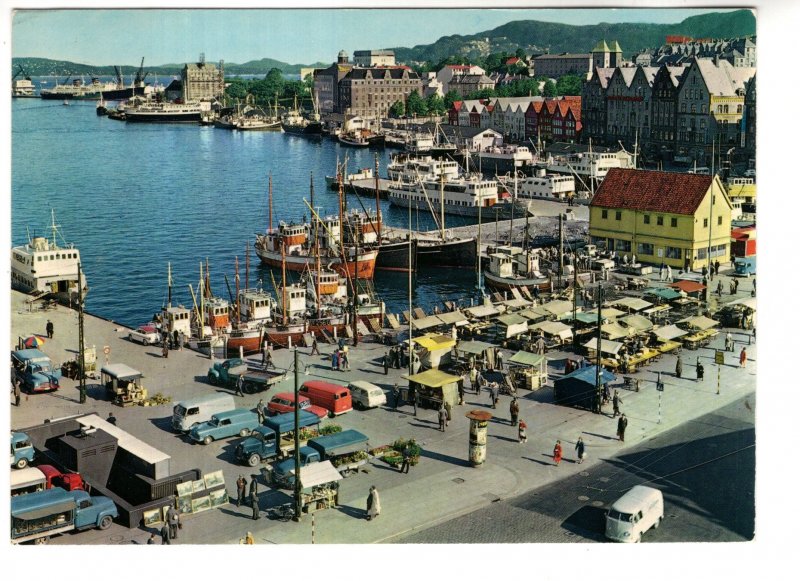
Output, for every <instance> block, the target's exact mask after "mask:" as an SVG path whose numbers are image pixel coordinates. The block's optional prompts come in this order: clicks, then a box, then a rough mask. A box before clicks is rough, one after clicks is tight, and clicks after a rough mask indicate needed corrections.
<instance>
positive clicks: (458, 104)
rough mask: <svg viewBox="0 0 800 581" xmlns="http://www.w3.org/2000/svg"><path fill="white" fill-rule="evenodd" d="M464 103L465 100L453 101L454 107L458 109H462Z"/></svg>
mask: <svg viewBox="0 0 800 581" xmlns="http://www.w3.org/2000/svg"><path fill="white" fill-rule="evenodd" d="M463 103H464V102H463V101H453V109H455V110H456V111H459V110H461V105H462V104H463Z"/></svg>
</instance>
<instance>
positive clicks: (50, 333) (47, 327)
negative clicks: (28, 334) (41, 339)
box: [44, 319, 53, 339]
mask: <svg viewBox="0 0 800 581" xmlns="http://www.w3.org/2000/svg"><path fill="white" fill-rule="evenodd" d="M44 330H45V331H46V332H47V338H48V339H52V338H53V321H51V320H50V319H47V324H46V325H45V326H44Z"/></svg>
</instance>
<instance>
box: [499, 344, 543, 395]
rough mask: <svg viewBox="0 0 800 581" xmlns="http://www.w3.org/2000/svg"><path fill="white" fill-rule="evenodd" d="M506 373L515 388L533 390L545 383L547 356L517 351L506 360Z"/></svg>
mask: <svg viewBox="0 0 800 581" xmlns="http://www.w3.org/2000/svg"><path fill="white" fill-rule="evenodd" d="M508 374H509V377H510V378H511V381H512V382H513V384H514V387H516V388H517V389H520V388H523V389H530V390H532V391H535V390H537V389H539V388H541V387H544V385H545V384H546V383H547V357H545V356H544V355H537V354H536V353H529V352H528V351H517V352H516V353H514V355H512V356H511V358H510V359H509V360H508Z"/></svg>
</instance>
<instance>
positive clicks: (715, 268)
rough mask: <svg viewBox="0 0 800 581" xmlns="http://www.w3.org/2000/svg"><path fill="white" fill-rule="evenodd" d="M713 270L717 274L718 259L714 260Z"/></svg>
mask: <svg viewBox="0 0 800 581" xmlns="http://www.w3.org/2000/svg"><path fill="white" fill-rule="evenodd" d="M714 272H716V273H717V274H719V260H715V261H714Z"/></svg>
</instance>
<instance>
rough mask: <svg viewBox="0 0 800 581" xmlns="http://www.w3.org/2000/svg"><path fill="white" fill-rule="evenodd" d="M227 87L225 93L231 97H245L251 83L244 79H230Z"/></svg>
mask: <svg viewBox="0 0 800 581" xmlns="http://www.w3.org/2000/svg"><path fill="white" fill-rule="evenodd" d="M227 82H228V86H227V87H226V88H225V95H226V96H227V97H228V98H229V99H242V100H243V99H244V98H245V97H246V96H247V88H248V85H249V83H248V82H247V81H245V80H243V79H230V80H229V81H227Z"/></svg>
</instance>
